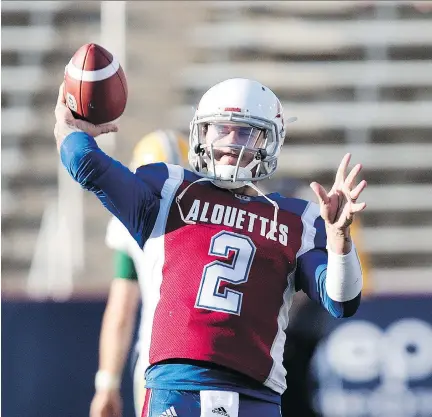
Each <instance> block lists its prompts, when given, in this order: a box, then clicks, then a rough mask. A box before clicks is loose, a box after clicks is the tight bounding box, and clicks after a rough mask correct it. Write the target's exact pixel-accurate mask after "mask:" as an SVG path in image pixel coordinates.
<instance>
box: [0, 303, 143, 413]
mask: <svg viewBox="0 0 432 417" xmlns="http://www.w3.org/2000/svg"><path fill="white" fill-rule="evenodd" d="M105 304H106V302H105V301H91V302H89V301H86V302H84V301H71V302H64V303H62V302H29V301H9V300H2V329H1V336H2V352H1V356H2V376H1V386H2V390H1V391H2V392H1V408H2V410H1V415H2V416H4V417H88V415H89V410H90V402H91V400H92V398H93V394H94V375H95V372H96V371H97V367H98V350H99V349H98V344H99V332H100V326H101V320H102V315H103V312H104V309H105ZM122 393H123V402H124V403H123V407H124V414H123V417H133V416H134V410H133V401H132V379H131V376H130V366H129V363H128V365H127V366H126V369H125V378H124V380H123V386H122Z"/></svg>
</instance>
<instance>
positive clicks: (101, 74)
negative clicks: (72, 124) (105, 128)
mask: <svg viewBox="0 0 432 417" xmlns="http://www.w3.org/2000/svg"><path fill="white" fill-rule="evenodd" d="M64 93H65V100H66V105H67V106H68V107H69V109H70V110H71V111H72V113H73V114H74V116H75V117H77V118H81V119H84V120H87V121H89V122H91V123H93V124H102V123H108V122H112V121H113V120H116V119H118V118H119V117H120V116H121V115H122V114H123V112H124V110H125V107H126V103H127V97H128V89H127V83H126V77H125V74H124V72H123V69H122V67H121V65H120V63H119V62H118V60H117V59H116V58H115V57H113V56H112V54H111V53H109V52H108V51H107V50H106V49H104V48H102V46H99V45H96V44H94V43H88V44H86V45H83V46H82V47H81V48H79V49H78V51H76V52H75V54H74V56H73V57H72V59H71V60H70V61H69V63H68V64H67V66H66V68H65V76H64Z"/></svg>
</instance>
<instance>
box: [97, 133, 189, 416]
mask: <svg viewBox="0 0 432 417" xmlns="http://www.w3.org/2000/svg"><path fill="white" fill-rule="evenodd" d="M187 154H188V142H187V140H186V139H185V138H184V137H182V136H181V135H180V134H179V133H178V132H175V131H172V130H157V131H155V132H152V133H149V134H148V135H146V136H144V137H143V138H142V139H141V140H140V141H139V142H138V143H137V145H136V146H135V148H134V150H133V156H132V162H131V164H130V167H129V168H130V170H131V171H133V172H135V171H136V169H137V168H139V167H140V166H142V165H146V164H151V163H155V162H165V163H167V164H174V165H181V166H183V167H186V166H187V165H188V164H189V162H188V158H187ZM106 244H107V245H108V247H110V248H111V249H113V250H114V271H115V275H114V276H115V279H114V280H113V282H112V284H111V288H110V293H109V297H108V301H107V305H106V308H105V313H104V317H103V322H102V329H101V335H100V346H99V370H98V372H97V374H96V378H95V387H96V392H95V395H94V398H93V401H92V404H91V408H90V416H91V417H118V416H121V415H122V399H121V394H120V385H121V377H122V374H123V369H124V366H125V362H126V358H127V356H128V352H129V350H130V345H131V341H132V337H133V331H134V328H135V318H136V316H137V310H138V306H139V301H140V299H141V292H140V288H141V286H140V284H141V283H142V282H143V280H144V279H145V275H146V265H145V264H144V262H143V259H142V256H143V252H142V250H141V249H140V247H139V246H138V244H137V242H136V241H135V240H134V239H133V238H132V236H131V235H130V233H129V232H128V230H127V229H126V228H125V227H124V226H123V224H122V223H121V222H120V221H119V220H118V219H117V218H116V217H113V218H112V219H111V220H110V222H109V224H108V228H107V235H106ZM141 322H142V321H141ZM141 342H142V340H141V330H139V333H138V341H137V344H136V346H135V352H134V355H133V356H134V358H133V361H134V363H133V366H134V370H133V388H134V393H133V394H134V403H135V404H134V405H135V412H136V415H137V417H140V416H141V410H142V407H143V404H144V395H145V388H144V386H145V381H144V372H145V369H146V367H147V366H148V364H144V363H143V361H142V356H140V346H141Z"/></svg>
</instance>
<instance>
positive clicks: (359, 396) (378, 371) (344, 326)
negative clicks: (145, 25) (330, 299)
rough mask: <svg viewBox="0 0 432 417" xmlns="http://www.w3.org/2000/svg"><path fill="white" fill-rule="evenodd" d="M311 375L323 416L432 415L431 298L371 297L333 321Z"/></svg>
mask: <svg viewBox="0 0 432 417" xmlns="http://www.w3.org/2000/svg"><path fill="white" fill-rule="evenodd" d="M313 378H314V379H315V380H316V381H317V382H318V389H317V390H316V391H315V393H314V406H315V409H316V411H318V412H319V413H320V414H321V415H322V416H324V417H431V416H432V296H429V297H427V296H418V297H377V298H371V299H367V300H364V301H362V305H361V307H360V309H359V311H358V312H357V314H356V315H355V317H353V318H350V319H348V320H332V323H331V329H330V334H329V336H328V337H327V338H326V339H324V340H323V341H322V342H321V343H320V345H319V347H318V349H317V351H316V354H315V357H314V361H313Z"/></svg>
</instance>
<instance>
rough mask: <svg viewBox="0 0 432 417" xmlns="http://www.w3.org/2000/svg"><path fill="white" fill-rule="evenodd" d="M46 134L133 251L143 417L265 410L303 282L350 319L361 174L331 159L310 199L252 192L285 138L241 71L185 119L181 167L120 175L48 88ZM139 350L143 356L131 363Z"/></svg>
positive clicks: (248, 414) (264, 90)
mask: <svg viewBox="0 0 432 417" xmlns="http://www.w3.org/2000/svg"><path fill="white" fill-rule="evenodd" d="M56 119H57V123H56V127H55V136H56V140H57V147H58V150H59V152H60V156H61V160H62V162H63V165H64V166H65V167H66V169H67V170H68V172H69V173H70V175H71V176H72V177H73V178H74V179H75V180H76V181H77V182H78V183H79V184H81V186H82V187H84V188H85V189H87V190H89V191H91V192H93V193H94V194H95V195H96V196H97V197H98V198H99V200H100V201H101V202H102V204H103V205H104V206H105V207H106V208H107V209H108V210H109V211H110V212H111V213H112V214H113V215H114V216H116V217H117V218H118V219H119V220H120V221H121V222H122V223H123V225H124V226H125V227H126V228H127V229H128V231H129V233H130V234H131V235H132V237H133V238H134V239H135V240H136V242H137V243H138V245H139V246H140V248H142V257H143V260H144V264H145V265H147V268H148V273H147V280H146V282H145V283H143V285H144V286H145V290H144V299H143V305H144V309H145V311H144V313H143V317H144V323H143V324H142V326H143V327H142V329H143V330H142V331H143V334H142V337H143V340H144V344H145V349H143V350H145V351H146V356H147V357H146V358H145V361H146V362H147V363H148V365H149V366H148V367H147V369H146V374H145V380H146V388H147V390H146V399H145V403H144V407H143V413H142V415H143V417H148V416H150V417H159V416H162V415H163V416H178V417H183V416H187V417H207V416H211V417H218V416H225V417H261V416H266V417H276V416H280V397H281V394H282V393H283V391H284V390H285V388H286V385H285V370H284V368H283V365H282V359H283V348H284V344H285V332H284V331H285V329H286V327H287V324H288V312H289V309H290V305H291V301H292V298H293V295H294V293H295V292H296V291H299V290H302V291H304V292H305V293H306V294H307V295H308V296H309V297H310V298H311V299H313V300H316V301H317V302H318V303H320V304H321V305H322V306H323V307H324V308H325V309H327V310H328V311H329V313H330V314H331V315H333V316H335V317H348V316H351V315H353V314H354V313H355V312H356V310H357V308H358V306H359V303H360V297H361V290H362V271H361V267H360V263H359V260H358V257H357V253H356V250H355V247H354V245H353V243H352V241H351V237H350V224H351V223H352V220H353V216H354V215H355V214H356V213H358V212H360V211H362V210H364V208H365V207H366V204H365V203H363V202H362V203H360V202H357V199H358V198H359V196H360V194H361V192H362V191H363V190H364V188H365V187H366V182H365V181H361V182H359V183H358V184H356V178H357V175H358V173H359V172H360V170H361V165H360V164H357V165H355V166H354V168H352V170H351V171H348V165H349V162H350V154H347V155H345V156H344V158H343V159H342V161H341V163H340V166H339V168H338V169H337V173H336V177H335V182H334V185H333V187H332V189H331V190H330V191H329V192H327V191H326V190H325V189H324V188H323V187H322V186H321V185H320V184H318V183H316V182H313V183H312V184H311V187H312V189H313V191H314V192H315V194H316V196H317V199H318V203H319V204H315V203H312V202H309V201H304V200H300V199H295V198H284V197H282V196H281V195H279V194H276V193H273V194H267V195H264V193H262V192H261V191H260V187H259V185H258V184H259V182H260V181H261V180H263V179H265V178H268V177H270V176H271V175H273V174H274V172H275V170H276V167H277V162H278V157H279V155H280V152H281V147H282V145H283V141H284V137H285V127H286V126H285V123H286V121H285V118H284V114H283V109H282V106H281V103H280V101H279V99H278V98H277V97H276V95H275V94H274V93H273V92H272V91H271V90H270V89H269V88H268V87H266V86H264V85H262V84H260V83H259V82H256V81H253V80H249V79H229V80H226V81H224V82H221V83H219V84H217V85H215V86H213V87H212V88H210V89H209V90H208V91H207V92H206V93H205V94H204V96H203V97H202V99H201V100H200V102H199V104H198V108H197V110H196V112H195V115H194V118H193V120H192V122H191V126H190V141H189V145H190V149H189V162H190V164H191V171H188V170H185V169H183V168H182V167H180V166H178V165H168V164H165V163H155V164H148V165H144V166H142V167H140V168H138V169H137V170H136V172H135V173H132V172H131V171H130V170H129V169H128V168H126V167H125V166H123V165H122V164H120V163H119V162H117V161H115V160H113V159H112V158H110V157H109V156H108V155H106V154H105V153H103V152H102V151H101V149H100V148H99V147H98V146H97V144H96V141H95V140H94V137H95V136H98V135H99V134H102V133H106V132H109V131H115V130H116V129H117V127H116V126H115V125H113V124H108V125H103V126H95V125H91V124H89V123H86V122H84V121H82V120H74V119H73V117H71V114H70V112H69V110H68V109H67V107H66V106H65V104H64V102H63V94H62V92H61V91H60V95H59V101H58V104H57V107H56ZM143 359H144V358H143Z"/></svg>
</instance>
